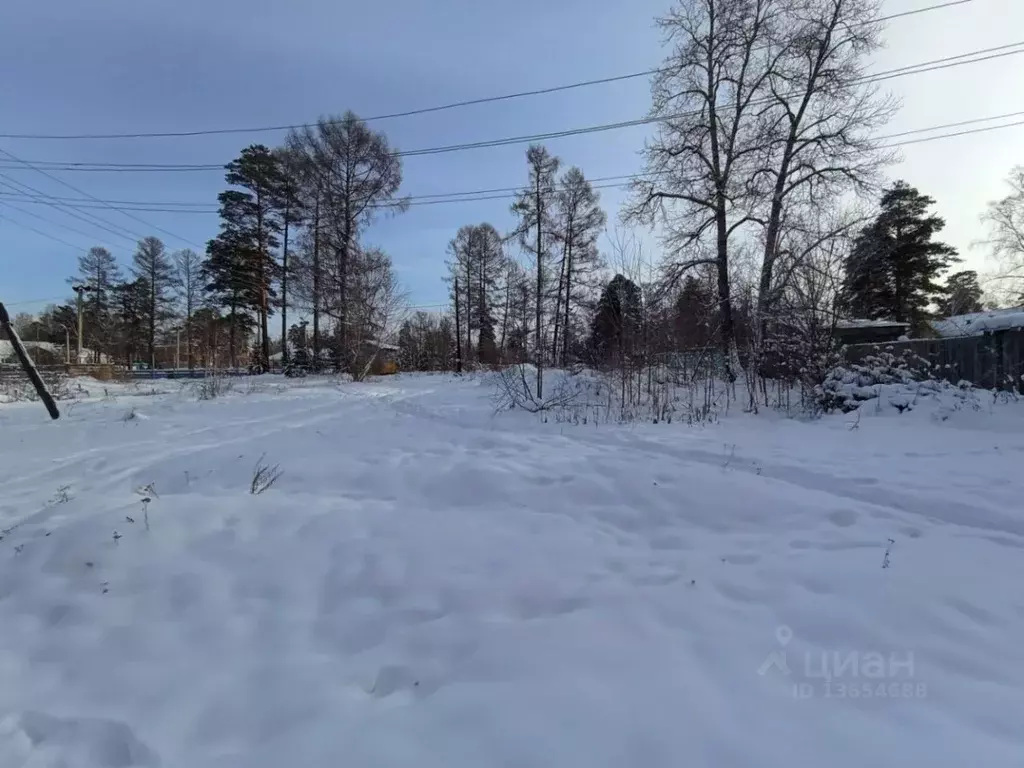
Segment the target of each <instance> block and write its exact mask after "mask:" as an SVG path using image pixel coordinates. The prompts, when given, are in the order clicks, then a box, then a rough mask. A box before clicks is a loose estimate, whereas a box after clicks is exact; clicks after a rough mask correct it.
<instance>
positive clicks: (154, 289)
mask: <svg viewBox="0 0 1024 768" xmlns="http://www.w3.org/2000/svg"><path fill="white" fill-rule="evenodd" d="M132 271H133V272H134V274H135V276H136V278H138V279H139V280H142V281H144V282H145V284H146V291H147V294H146V297H147V298H146V315H145V316H146V323H147V332H146V350H147V353H148V360H149V364H150V366H151V367H156V333H157V329H158V328H160V327H161V326H162V325H163V323H164V322H165V321H166V320H167V319H168V318H170V317H172V316H173V312H172V311H171V297H170V289H171V288H172V287H173V286H174V282H175V274H174V267H173V265H172V264H171V260H170V258H169V257H168V256H167V251H166V250H165V249H164V244H163V243H162V242H161V241H160V239H159V238H156V237H146V238H143V239H142V240H140V241H139V244H138V246H137V247H136V249H135V255H134V256H133V257H132Z"/></svg>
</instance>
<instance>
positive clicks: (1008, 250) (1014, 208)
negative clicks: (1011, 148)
mask: <svg viewBox="0 0 1024 768" xmlns="http://www.w3.org/2000/svg"><path fill="white" fill-rule="evenodd" d="M1006 183H1007V184H1008V185H1009V186H1010V193H1009V194H1008V195H1006V196H1005V197H1002V198H1000V199H999V200H993V201H992V202H990V203H989V204H988V209H987V210H986V211H985V213H984V214H983V216H982V220H983V221H984V222H985V223H986V224H987V225H988V237H987V238H986V239H984V240H983V241H982V242H981V244H982V245H987V246H988V247H989V248H990V249H991V252H992V255H993V256H994V257H995V258H996V260H997V262H998V272H997V273H996V275H995V280H996V281H998V283H1002V284H1005V285H1008V286H1009V289H1008V290H1007V291H1004V292H1006V293H1007V294H1008V295H1007V297H1006V298H1008V299H1009V300H1011V301H1013V302H1015V303H1024V282H1022V281H1024V165H1018V166H1017V167H1015V168H1014V169H1013V170H1012V171H1010V175H1009V177H1008V178H1007V180H1006Z"/></svg>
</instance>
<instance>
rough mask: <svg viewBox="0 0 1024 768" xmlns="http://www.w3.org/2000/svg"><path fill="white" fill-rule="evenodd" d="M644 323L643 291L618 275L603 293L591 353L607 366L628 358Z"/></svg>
mask: <svg viewBox="0 0 1024 768" xmlns="http://www.w3.org/2000/svg"><path fill="white" fill-rule="evenodd" d="M641 320H642V303H641V296H640V288H639V286H637V284H636V283H634V282H633V281H632V280H629V279H627V278H626V277H624V276H622V275H615V277H613V278H612V279H611V280H610V281H609V282H608V284H607V285H606V286H605V287H604V290H603V291H601V298H600V299H598V302H597V310H596V311H595V312H594V317H593V319H592V320H591V324H590V342H589V346H590V350H591V355H592V356H593V358H594V360H595V362H598V363H603V362H607V361H609V360H611V359H614V358H616V357H618V356H620V355H623V354H628V353H629V351H630V350H631V349H632V347H633V345H634V344H635V342H636V340H637V335H638V333H639V331H640V327H641Z"/></svg>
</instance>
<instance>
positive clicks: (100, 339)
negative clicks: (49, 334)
mask: <svg viewBox="0 0 1024 768" xmlns="http://www.w3.org/2000/svg"><path fill="white" fill-rule="evenodd" d="M120 280H121V268H120V267H119V266H118V264H117V260H116V259H115V258H114V255H113V254H112V253H111V252H110V251H108V250H107V249H106V248H102V247H99V246H96V247H93V248H90V249H89V250H88V251H87V252H86V253H84V254H83V255H81V256H79V257H78V276H77V277H71V278H68V283H69V284H83V285H87V286H89V293H88V294H87V299H86V304H85V308H84V312H83V317H82V325H83V332H84V335H85V338H84V339H83V341H82V344H83V346H85V347H88V348H90V349H92V350H93V355H94V358H93V359H94V362H97V363H98V362H99V361H100V355H101V354H102V353H103V352H107V351H108V347H109V345H110V342H111V340H112V336H113V327H112V326H113V322H112V318H111V311H110V310H111V302H112V300H113V297H112V295H111V294H112V292H113V289H114V286H115V285H117V283H118V282H120Z"/></svg>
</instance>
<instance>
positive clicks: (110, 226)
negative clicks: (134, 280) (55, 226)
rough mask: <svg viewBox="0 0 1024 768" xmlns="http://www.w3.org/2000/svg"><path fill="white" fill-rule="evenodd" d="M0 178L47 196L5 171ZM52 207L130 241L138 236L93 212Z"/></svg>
mask: <svg viewBox="0 0 1024 768" xmlns="http://www.w3.org/2000/svg"><path fill="white" fill-rule="evenodd" d="M0 178H4V179H6V180H7V181H8V182H9V183H8V184H6V185H5V186H7V187H9V188H11V189H14V188H16V187H21V188H22V189H24V190H28V191H29V192H34V193H36V194H37V195H40V196H42V197H49V195H47V194H46V193H45V192H42V191H41V190H38V189H36V188H35V187H32V186H29V185H28V184H24V183H22V182H20V181H18V180H17V179H12V178H11V177H10V176H8V175H7V174H5V173H0ZM11 185H16V187H12V186H11ZM23 202H28V201H23ZM53 207H54V208H56V209H57V210H59V211H61V212H62V213H64V214H66V215H68V216H71V217H72V218H75V219H78V220H79V221H84V222H85V223H86V224H90V225H92V226H94V227H98V228H99V229H103V230H105V231H107V232H110V233H111V234H113V235H116V236H117V237H121V238H124V239H126V240H129V241H132V242H134V240H136V239H137V237H138V236H137V235H135V234H134V233H132V232H131V231H130V230H127V229H125V228H124V227H121V226H118V225H117V224H114V223H113V222H108V221H106V219H101V218H100V217H99V216H96V215H95V214H92V213H76V212H75V211H74V210H71V209H72V206H69V205H64V204H54V205H53ZM125 233H127V234H125Z"/></svg>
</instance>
